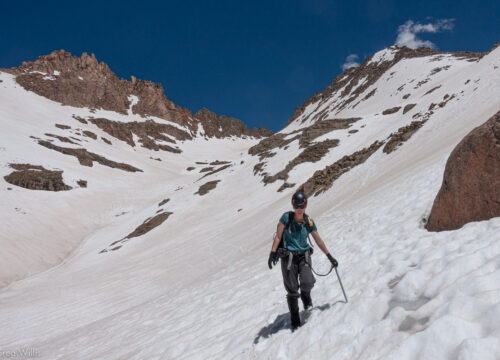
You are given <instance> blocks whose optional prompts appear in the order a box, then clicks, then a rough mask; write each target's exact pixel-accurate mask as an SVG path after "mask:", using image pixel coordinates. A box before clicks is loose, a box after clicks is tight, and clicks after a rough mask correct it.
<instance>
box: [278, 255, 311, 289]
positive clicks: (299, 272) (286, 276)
mask: <svg viewBox="0 0 500 360" xmlns="http://www.w3.org/2000/svg"><path fill="white" fill-rule="evenodd" d="M310 258H311V257H310V256H309V261H311V260H310ZM287 266H288V256H287V257H282V258H281V273H282V274H283V283H284V285H285V289H286V291H287V296H288V297H297V298H298V297H299V296H300V293H299V288H300V291H303V292H309V291H311V289H312V288H313V286H314V283H315V282H316V279H315V278H314V275H313V273H312V271H311V267H310V266H309V264H307V263H306V258H305V256H304V255H303V254H302V255H294V256H293V259H292V262H291V266H290V270H288V269H287Z"/></svg>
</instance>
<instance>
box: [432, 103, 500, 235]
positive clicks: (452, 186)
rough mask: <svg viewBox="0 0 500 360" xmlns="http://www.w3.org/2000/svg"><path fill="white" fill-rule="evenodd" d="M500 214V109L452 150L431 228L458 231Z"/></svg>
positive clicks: (437, 198) (436, 200)
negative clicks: (473, 222)
mask: <svg viewBox="0 0 500 360" xmlns="http://www.w3.org/2000/svg"><path fill="white" fill-rule="evenodd" d="M497 216H500V111H499V112H497V113H496V114H495V115H494V116H492V117H491V118H490V119H489V120H488V121H486V122H485V123H484V124H483V125H481V126H478V127H477V128H475V129H474V130H472V131H471V132H470V133H469V134H468V135H467V136H466V137H465V138H464V139H463V140H462V141H461V142H460V143H459V144H458V145H457V146H456V147H455V149H454V150H453V151H452V153H451V154H450V157H449V158H448V161H447V162H446V168H445V171H444V177H443V184H442V185H441V189H440V190H439V192H438V194H437V196H436V198H435V199H434V204H433V206H432V211H431V214H430V216H429V220H428V222H427V226H426V227H427V230H429V231H443V230H455V229H458V228H460V227H462V226H463V225H464V224H467V223H468V222H471V221H481V220H488V219H491V218H493V217H497Z"/></svg>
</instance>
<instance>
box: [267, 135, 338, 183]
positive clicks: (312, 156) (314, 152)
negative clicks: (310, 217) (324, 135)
mask: <svg viewBox="0 0 500 360" xmlns="http://www.w3.org/2000/svg"><path fill="white" fill-rule="evenodd" d="M338 144H339V140H337V139H329V140H325V141H322V142H319V143H316V144H314V145H310V146H309V147H307V148H306V149H304V151H302V152H301V153H300V154H299V155H298V156H297V157H296V158H294V159H293V160H292V161H290V162H289V163H288V164H287V165H286V166H285V168H284V169H283V170H281V171H280V172H278V173H276V174H275V175H273V176H269V175H266V176H264V179H263V180H262V181H263V182H264V184H266V185H267V184H270V183H273V182H275V181H276V180H285V181H286V180H287V179H288V173H289V172H290V170H292V169H293V168H294V167H295V166H297V165H299V164H302V163H306V162H312V163H314V162H317V161H319V160H321V158H322V157H323V156H325V155H326V153H328V151H329V150H330V149H331V148H333V147H335V146H338ZM282 190H283V189H282Z"/></svg>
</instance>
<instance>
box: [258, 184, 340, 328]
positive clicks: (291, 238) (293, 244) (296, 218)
mask: <svg viewBox="0 0 500 360" xmlns="http://www.w3.org/2000/svg"><path fill="white" fill-rule="evenodd" d="M292 206H293V209H294V210H295V212H292V211H290V212H286V213H284V214H283V215H282V216H281V219H280V220H279V223H278V229H277V231H276V236H275V238H274V241H273V246H272V248H271V253H270V254H269V260H268V262H267V263H268V265H269V269H272V266H273V265H276V264H277V263H278V260H279V259H280V258H281V272H282V274H283V283H284V285H285V289H286V291H287V302H288V309H289V310H290V319H291V328H292V332H293V331H294V330H296V329H297V328H298V327H299V326H301V325H302V324H301V322H300V316H299V297H300V298H301V299H302V303H303V305H304V310H307V309H309V308H311V307H312V299H311V289H312V288H313V286H314V283H315V282H316V280H315V278H314V275H313V273H312V271H311V254H312V248H311V247H310V246H309V244H308V243H307V236H308V235H309V234H311V235H312V236H313V238H314V240H315V241H316V244H318V247H319V248H320V249H321V250H322V251H323V252H324V253H325V254H326V256H327V257H328V260H330V262H331V263H332V266H333V267H337V266H338V262H337V260H335V258H334V257H333V256H332V255H331V254H330V253H329V251H328V249H327V248H326V245H325V243H324V242H323V240H322V239H321V237H320V236H319V234H318V229H317V228H316V224H315V223H314V222H313V221H312V219H311V218H310V217H308V216H307V215H306V214H305V211H306V208H307V196H306V194H304V193H303V192H302V191H298V192H296V193H295V194H293V197H292ZM283 233H284V236H283V241H282V235H283ZM299 288H300V293H299Z"/></svg>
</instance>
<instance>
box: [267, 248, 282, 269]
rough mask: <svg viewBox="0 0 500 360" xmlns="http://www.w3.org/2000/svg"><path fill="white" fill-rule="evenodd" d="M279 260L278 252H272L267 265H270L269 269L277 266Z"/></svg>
mask: <svg viewBox="0 0 500 360" xmlns="http://www.w3.org/2000/svg"><path fill="white" fill-rule="evenodd" d="M279 259H280V257H279V256H278V253H277V252H276V251H271V253H270V254H269V260H267V265H269V269H272V268H273V265H276V264H277V263H278V260H279Z"/></svg>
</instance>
